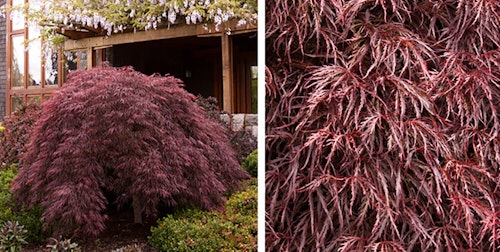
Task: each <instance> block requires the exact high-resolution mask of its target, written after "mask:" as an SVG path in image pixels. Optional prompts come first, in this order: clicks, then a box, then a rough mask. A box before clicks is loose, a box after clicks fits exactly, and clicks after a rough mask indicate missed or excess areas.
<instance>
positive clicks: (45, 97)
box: [43, 94, 52, 101]
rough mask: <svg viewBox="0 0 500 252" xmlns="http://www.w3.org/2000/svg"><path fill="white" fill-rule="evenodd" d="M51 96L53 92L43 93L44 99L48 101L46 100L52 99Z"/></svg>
mask: <svg viewBox="0 0 500 252" xmlns="http://www.w3.org/2000/svg"><path fill="white" fill-rule="evenodd" d="M51 97H52V95H51V94H44V95H43V101H46V100H48V99H50V98H51Z"/></svg>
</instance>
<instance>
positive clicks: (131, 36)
mask: <svg viewBox="0 0 500 252" xmlns="http://www.w3.org/2000/svg"><path fill="white" fill-rule="evenodd" d="M226 28H230V33H231V34H238V33H245V32H254V31H257V24H256V22H254V23H247V24H246V25H241V26H237V22H233V21H230V22H228V24H226V25H224V26H221V27H220V30H216V29H215V25H214V24H190V25H187V24H178V25H171V26H170V27H166V28H159V29H158V30H149V31H138V32H128V33H117V34H112V35H111V36H109V37H105V36H101V37H91V38H81V39H76V40H73V39H70V40H67V41H66V42H65V43H64V50H76V49H83V48H88V47H102V46H111V45H118V44H127V43H135V42H145V41H151V40H160V39H170V38H180V37H189V36H221V34H222V33H225V32H227V30H225V29H226ZM66 32H68V31H66ZM74 36H76V35H74ZM75 38H76V37H75Z"/></svg>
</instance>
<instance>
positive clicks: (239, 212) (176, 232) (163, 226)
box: [149, 179, 257, 251]
mask: <svg viewBox="0 0 500 252" xmlns="http://www.w3.org/2000/svg"><path fill="white" fill-rule="evenodd" d="M256 236H257V185H256V180H255V179H253V180H252V182H251V183H250V185H249V186H248V188H247V190H245V191H242V192H239V193H236V194H234V195H232V196H231V197H230V198H229V200H228V201H227V203H226V211H225V212H222V213H221V212H216V211H212V212H205V211H201V210H198V209H188V210H185V211H183V212H179V213H176V214H173V215H168V216H167V217H165V218H163V219H162V220H160V221H159V222H158V226H157V227H153V228H151V236H150V237H149V242H150V243H151V245H152V246H153V247H154V248H156V249H158V250H160V251H255V250H256V245H257V238H256Z"/></svg>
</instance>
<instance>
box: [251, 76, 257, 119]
mask: <svg viewBox="0 0 500 252" xmlns="http://www.w3.org/2000/svg"><path fill="white" fill-rule="evenodd" d="M257 69H258V68H257V66H252V70H251V71H252V113H253V114H257V96H258V94H257V76H258V74H257Z"/></svg>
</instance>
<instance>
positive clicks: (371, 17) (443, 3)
mask: <svg viewBox="0 0 500 252" xmlns="http://www.w3.org/2000/svg"><path fill="white" fill-rule="evenodd" d="M266 15H267V24H266V39H267V54H266V58H267V67H268V68H267V69H266V78H267V81H266V90H267V93H266V95H267V97H266V98H267V99H266V102H267V115H266V116H267V119H266V124H267V128H268V132H267V138H266V140H267V141H266V153H267V156H266V157H267V166H266V169H267V172H266V196H267V197H266V203H267V205H266V207H267V209H266V211H267V215H266V217H267V218H266V222H267V226H266V227H267V229H266V234H267V239H266V241H267V243H266V246H267V249H268V250H269V251H499V250H500V135H499V130H500V113H499V106H500V50H499V46H500V4H499V2H498V1H491V0H477V1H448V0H439V1H429V0H410V1H402V0H390V1H389V0H374V1H367V0H352V1H344V0H331V1H323V0H310V1H301V0H299V1H286V0H278V1H267V2H266Z"/></svg>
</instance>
